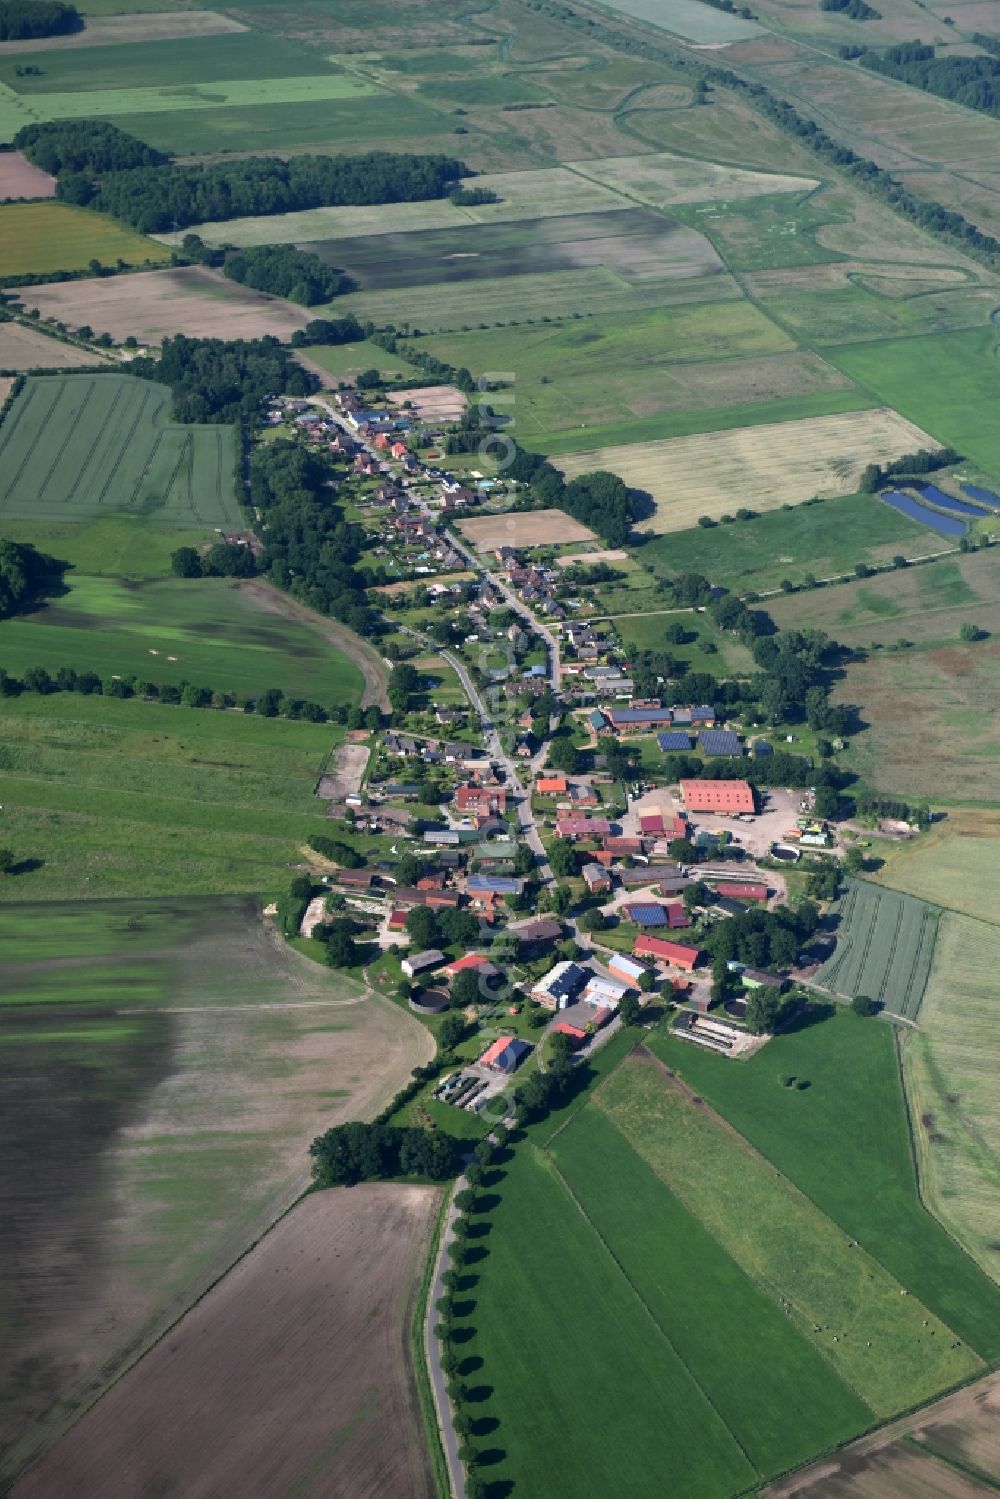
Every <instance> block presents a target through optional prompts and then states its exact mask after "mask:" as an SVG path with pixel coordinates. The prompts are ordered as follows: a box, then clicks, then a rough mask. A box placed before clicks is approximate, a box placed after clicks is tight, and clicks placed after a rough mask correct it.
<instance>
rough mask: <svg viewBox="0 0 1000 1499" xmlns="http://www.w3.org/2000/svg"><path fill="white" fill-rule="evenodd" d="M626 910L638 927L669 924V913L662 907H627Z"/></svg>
mask: <svg viewBox="0 0 1000 1499" xmlns="http://www.w3.org/2000/svg"><path fill="white" fill-rule="evenodd" d="M626 910H627V911H628V914H629V919H630V920H632V921H634V922H635V924H636V926H666V924H667V913H666V911H665V910H664V909H663V907H662V906H657V905H649V906H646V905H638V906H626Z"/></svg>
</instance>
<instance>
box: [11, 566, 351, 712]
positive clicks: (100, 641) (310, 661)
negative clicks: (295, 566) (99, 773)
mask: <svg viewBox="0 0 1000 1499" xmlns="http://www.w3.org/2000/svg"><path fill="white" fill-rule="evenodd" d="M66 582H67V585H68V586H67V591H66V592H65V593H64V594H63V595H62V596H61V597H59V598H56V599H53V600H52V601H51V602H49V603H48V604H46V605H45V606H44V607H43V608H40V609H37V610H36V611H34V612H33V613H31V614H24V615H19V616H15V617H14V618H12V619H5V620H2V621H0V655H2V657H3V662H4V665H5V666H6V667H7V670H8V671H9V672H10V673H11V674H12V675H13V676H19V675H21V673H22V672H23V671H24V670H26V669H27V668H28V667H29V666H44V667H45V668H46V670H47V671H49V672H51V674H52V675H53V676H55V674H56V672H57V671H58V669H59V667H60V666H73V667H75V668H76V670H77V671H84V670H87V671H94V672H96V673H97V675H98V676H99V677H100V678H101V679H102V681H103V680H106V679H107V678H109V677H112V676H114V675H118V676H137V677H139V678H140V679H148V680H151V681H153V682H156V683H163V682H174V683H180V682H193V683H194V684H195V685H197V686H204V687H210V688H212V689H213V690H214V691H217V692H231V693H235V694H237V696H238V697H239V698H240V699H241V700H242V698H243V696H244V695H253V694H259V693H262V692H266V691H267V690H268V689H269V688H272V687H277V688H279V689H280V691H281V693H282V695H283V696H285V697H291V698H296V697H300V698H310V699H311V700H312V701H314V702H318V703H320V704H322V705H323V706H324V707H325V708H327V709H330V708H332V707H333V706H335V705H337V704H354V703H356V702H358V700H359V699H360V696H361V674H360V672H359V671H358V670H357V668H356V667H355V666H354V665H353V664H352V663H351V662H350V661H348V660H347V659H346V658H345V657H344V656H342V655H340V654H339V652H337V651H336V650H335V649H333V648H332V647H331V645H330V643H329V641H327V640H326V639H324V638H323V636H322V634H321V633H320V632H319V631H318V630H314V629H311V628H309V626H308V625H307V624H305V623H302V622H300V621H297V620H295V619H290V618H283V617H282V616H281V615H279V614H275V613H272V612H269V611H268V610H266V609H265V608H263V607H262V606H261V604H260V603H259V602H258V600H257V593H256V590H255V589H254V588H253V587H252V586H251V587H248V586H246V585H245V584H244V585H239V584H237V585H236V586H234V585H233V583H232V582H231V581H230V580H226V579H222V578H203V579H200V580H198V581H197V582H194V583H192V582H190V581H189V580H187V579H183V578H165V579H162V580H158V581H151V582H148V583H128V582H125V581H124V579H121V578H99V577H87V576H86V575H84V574H77V573H73V572H71V573H69V574H68V575H67V578H66ZM168 711H169V710H168Z"/></svg>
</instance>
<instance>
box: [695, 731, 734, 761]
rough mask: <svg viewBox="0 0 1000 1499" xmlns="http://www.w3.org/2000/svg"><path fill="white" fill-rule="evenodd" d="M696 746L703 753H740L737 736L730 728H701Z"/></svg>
mask: <svg viewBox="0 0 1000 1499" xmlns="http://www.w3.org/2000/svg"><path fill="white" fill-rule="evenodd" d="M698 747H699V748H700V750H701V752H702V754H705V755H742V753H743V750H742V747H741V745H740V741H739V738H738V737H737V735H736V734H734V733H733V731H732V729H703V730H702V732H701V733H700V734H699V735H698Z"/></svg>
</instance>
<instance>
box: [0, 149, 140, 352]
mask: <svg viewBox="0 0 1000 1499" xmlns="http://www.w3.org/2000/svg"><path fill="white" fill-rule="evenodd" d="M2 159H3V154H2V153H0V160H2ZM119 257H120V258H121V259H122V260H124V261H125V262H126V263H127V264H128V265H146V264H155V263H157V262H158V261H163V260H166V259H167V258H168V256H167V255H166V253H165V251H164V248H163V246H162V245H158V244H157V243H156V241H155V240H152V239H146V238H145V236H144V235H142V234H135V233H134V232H133V231H132V230H131V229H123V228H122V227H121V225H120V224H116V223H115V222H114V220H113V219H109V218H106V217H105V216H104V215H103V214H99V213H92V212H91V211H90V209H89V208H74V207H73V206H72V204H70V203H7V204H4V205H3V206H2V207H0V276H22V275H25V274H27V273H28V272H31V273H33V274H34V275H39V276H45V275H49V274H51V273H52V272H53V271H79V270H83V269H84V268H85V267H86V266H88V265H89V264H90V262H91V260H99V261H101V263H102V264H108V265H113V264H114V262H115V261H116V260H117V259H118V258H119ZM128 279H129V278H128V277H127V276H118V277H114V278H112V279H111V280H108V281H101V282H99V283H98V285H100V286H113V285H115V284H116V283H117V282H121V281H127V280H128ZM67 284H68V285H71V286H74V287H82V286H84V285H87V284H89V283H86V282H82V281H73V282H69V283H67ZM36 290H37V291H41V290H42V288H41V287H37V288H36V287H32V288H31V294H32V297H31V301H30V302H29V303H28V305H29V306H40V305H41V304H40V303H38V302H36V301H35V300H34V293H35V291H36ZM63 321H64V322H69V321H72V319H66V318H64V319H63ZM77 321H79V322H86V321H88V319H87V318H83V317H81V318H79V319H77ZM93 323H94V325H96V326H101V325H100V323H99V321H98V319H96V318H95V319H94V320H93Z"/></svg>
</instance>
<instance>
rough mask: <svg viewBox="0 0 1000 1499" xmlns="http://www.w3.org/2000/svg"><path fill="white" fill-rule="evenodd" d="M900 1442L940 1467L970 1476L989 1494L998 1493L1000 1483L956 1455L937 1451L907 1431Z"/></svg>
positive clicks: (999, 1491)
mask: <svg viewBox="0 0 1000 1499" xmlns="http://www.w3.org/2000/svg"><path fill="white" fill-rule="evenodd" d="M900 1443H901V1445H902V1446H904V1447H909V1448H910V1449H911V1450H913V1451H915V1452H919V1453H920V1454H921V1455H922V1456H923V1457H930V1458H933V1460H934V1461H935V1462H938V1463H940V1464H941V1465H942V1467H945V1468H950V1469H951V1471H952V1472H953V1473H960V1474H961V1475H962V1477H963V1478H971V1479H972V1480H973V1481H974V1482H975V1483H981V1484H984V1485H985V1486H986V1488H987V1489H988V1490H989V1491H990V1493H991V1494H1000V1483H998V1482H997V1480H996V1479H995V1478H991V1477H990V1475H989V1474H988V1473H983V1472H981V1471H980V1470H979V1469H978V1468H973V1467H970V1466H969V1464H968V1463H963V1462H961V1461H960V1460H959V1459H958V1458H957V1457H951V1456H950V1455H949V1454H948V1453H945V1452H939V1451H938V1450H937V1448H936V1447H932V1446H931V1445H930V1443H929V1442H921V1441H920V1439H919V1438H918V1437H915V1436H913V1435H912V1434H911V1433H910V1432H907V1433H906V1434H905V1436H902V1437H901V1438H900Z"/></svg>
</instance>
